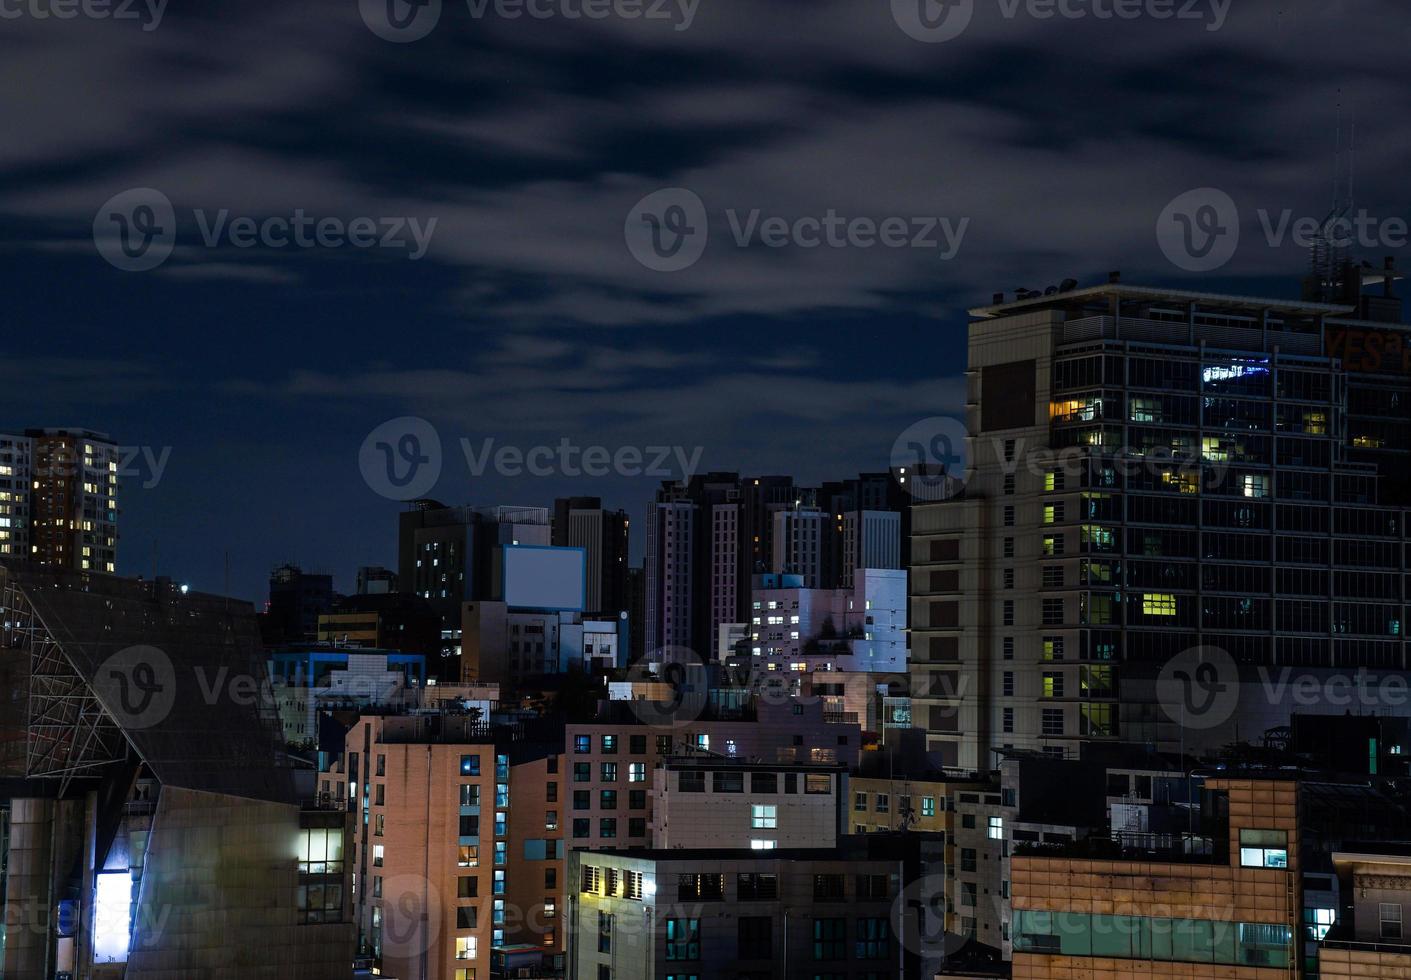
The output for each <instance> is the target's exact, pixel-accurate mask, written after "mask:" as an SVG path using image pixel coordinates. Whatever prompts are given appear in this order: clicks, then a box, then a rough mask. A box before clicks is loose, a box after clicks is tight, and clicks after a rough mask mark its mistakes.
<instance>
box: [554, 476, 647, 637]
mask: <svg viewBox="0 0 1411 980" xmlns="http://www.w3.org/2000/svg"><path fill="white" fill-rule="evenodd" d="M630 526H631V522H630V521H628V519H627V512H626V511H622V510H613V511H610V510H604V509H603V502H602V500H601V499H599V498H597V497H560V498H559V499H558V500H555V501H554V524H553V535H552V538H553V543H554V545H555V546H556V547H561V548H582V549H583V551H584V553H585V555H586V558H587V583H586V585H587V590H586V599H585V605H584V609H585V611H587V612H589V613H620V612H623V611H625V610H626V609H627V559H628V557H629V554H628V541H629V531H630Z"/></svg>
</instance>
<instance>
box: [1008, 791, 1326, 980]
mask: <svg viewBox="0 0 1411 980" xmlns="http://www.w3.org/2000/svg"><path fill="white" fill-rule="evenodd" d="M1203 794H1204V799H1203V801H1202V808H1201V812H1202V817H1203V819H1204V820H1205V827H1204V830H1205V831H1206V833H1205V834H1203V835H1202V836H1203V838H1204V841H1203V842H1204V845H1205V846H1204V847H1193V846H1189V845H1190V844H1191V843H1192V842H1191V841H1180V842H1173V846H1171V847H1168V848H1165V849H1158V848H1156V847H1155V846H1154V845H1153V844H1151V843H1150V842H1146V843H1144V844H1142V845H1141V846H1137V847H1128V846H1124V845H1123V843H1122V842H1121V841H1112V840H1103V841H1097V840H1088V841H1076V842H1074V843H1073V844H1071V845H1069V846H1067V847H1066V848H1056V847H1049V848H1043V849H1040V848H1024V849H1020V850H1019V851H1018V852H1017V853H1015V855H1014V856H1013V859H1012V862H1011V876H1012V883H1011V901H1012V905H1013V924H1012V927H1011V928H1012V936H1013V950H1014V954H1013V975H1014V977H1015V980H1028V978H1040V977H1053V976H1064V977H1069V978H1072V980H1083V978H1099V977H1112V976H1120V975H1122V974H1123V973H1124V972H1133V971H1135V970H1136V969H1138V967H1139V968H1140V970H1141V971H1142V972H1143V975H1147V976H1180V977H1188V978H1196V977H1211V978H1215V977H1220V978H1226V977H1230V976H1239V977H1247V978H1249V980H1259V978H1267V980H1274V978H1275V977H1283V978H1287V977H1288V976H1289V975H1290V974H1291V973H1293V972H1294V971H1296V970H1297V968H1298V960H1299V949H1298V945H1297V942H1296V937H1297V935H1298V932H1299V927H1300V925H1301V920H1302V910H1301V900H1300V896H1299V878H1298V870H1299V843H1300V839H1299V819H1298V813H1299V809H1298V784H1297V783H1296V782H1293V781H1289V780H1283V779H1264V778H1253V777H1251V778H1214V779H1207V780H1206V781H1205V785H1204V788H1203ZM1236 968H1238V971H1239V972H1238V973H1234V972H1232V971H1233V970H1235V969H1236Z"/></svg>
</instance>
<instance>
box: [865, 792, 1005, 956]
mask: <svg viewBox="0 0 1411 980" xmlns="http://www.w3.org/2000/svg"><path fill="white" fill-rule="evenodd" d="M996 790H997V786H996V785H995V784H994V783H993V781H992V780H990V779H989V778H988V777H981V776H961V775H952V774H946V773H932V772H920V773H918V774H916V775H910V774H907V773H895V774H889V775H885V776H883V775H878V774H875V773H873V774H869V775H862V774H859V775H854V776H851V777H849V779H848V796H849V805H848V811H847V818H848V832H849V833H852V834H879V833H882V834H885V833H896V832H905V833H908V834H913V835H918V836H921V837H923V838H929V839H931V840H932V841H933V842H934V844H935V850H936V853H935V854H934V856H933V857H932V859H931V861H930V864H929V865H928V867H929V868H930V870H931V871H932V872H933V873H936V874H938V875H941V876H944V878H945V881H944V884H943V885H942V888H941V893H940V895H939V897H938V898H937V900H935V901H934V902H933V903H932V904H933V906H934V910H935V911H936V912H938V913H939V914H940V919H939V921H938V922H937V923H935V924H933V925H931V926H930V927H929V929H930V931H931V932H932V933H934V934H935V935H934V937H933V938H941V937H943V936H945V935H951V936H963V937H972V936H974V937H977V938H978V937H981V936H983V937H985V938H984V939H982V941H991V942H992V941H993V938H994V936H995V935H998V933H999V929H1000V916H998V915H990V916H985V917H981V916H979V915H978V914H977V911H976V909H975V907H974V903H971V905H970V906H965V907H962V906H961V903H960V900H959V895H960V893H961V892H962V891H964V890H965V889H964V887H963V886H964V885H965V884H966V883H968V882H973V879H972V878H971V877H970V875H973V874H974V872H975V870H976V865H977V862H976V861H975V859H974V857H973V850H972V856H971V859H970V861H969V862H968V866H969V871H968V872H967V873H966V874H965V875H962V874H960V873H959V872H960V856H961V851H960V848H959V847H958V846H957V841H958V840H959V839H960V838H959V834H958V827H959V825H960V822H961V819H963V818H958V817H957V814H958V812H959V810H960V806H959V803H960V795H961V794H962V793H964V794H966V801H967V804H969V803H971V802H972V801H973V802H978V801H980V800H982V799H987V800H989V801H990V803H991V805H993V806H998V804H999V796H998V794H997V792H996ZM966 809H967V813H970V807H969V806H968V805H967V808H966ZM971 816H972V819H974V817H973V814H971ZM985 826H986V827H987V828H988V826H989V823H988V820H986V822H985ZM967 844H969V846H971V847H972V849H973V848H974V845H973V844H971V843H970V842H969V841H967ZM999 850H1000V849H999V847H997V846H996V847H992V848H989V849H987V852H988V851H993V852H994V856H995V858H996V859H998V858H999V857H1000V856H1001V855H1000V853H999ZM976 884H977V893H978V883H976ZM996 894H998V891H996ZM962 918H964V919H966V920H969V921H962ZM990 928H992V929H993V932H991V931H990ZM996 948H997V947H996Z"/></svg>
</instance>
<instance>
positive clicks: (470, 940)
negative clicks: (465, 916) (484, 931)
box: [456, 936, 478, 960]
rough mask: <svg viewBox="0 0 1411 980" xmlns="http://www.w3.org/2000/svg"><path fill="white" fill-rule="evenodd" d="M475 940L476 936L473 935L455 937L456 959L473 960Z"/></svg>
mask: <svg viewBox="0 0 1411 980" xmlns="http://www.w3.org/2000/svg"><path fill="white" fill-rule="evenodd" d="M477 942H478V940H477V939H476V937H474V936H457V937H456V959H458V960H473V959H475V952H476V944H477Z"/></svg>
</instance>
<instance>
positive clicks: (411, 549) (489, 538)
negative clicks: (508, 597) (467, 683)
mask: <svg viewBox="0 0 1411 980" xmlns="http://www.w3.org/2000/svg"><path fill="white" fill-rule="evenodd" d="M550 540H551V527H550V521H549V511H548V509H547V508H545V507H508V506H496V507H447V506H446V505H445V504H442V503H440V502H438V501H435V500H418V501H416V502H414V503H413V504H412V505H411V507H410V508H409V509H408V510H406V511H403V512H402V514H401V515H400V516H399V520H398V529H397V582H398V587H399V588H400V589H402V591H404V592H410V593H412V594H413V595H417V596H420V597H421V598H423V599H425V600H426V601H427V602H429V603H430V604H431V606H432V608H433V609H434V610H435V611H436V613H437V615H439V616H440V617H441V651H440V652H441V657H442V662H441V664H440V669H439V670H438V671H436V673H437V674H438V675H439V676H440V677H441V678H442V679H443V680H448V681H452V682H458V681H460V680H461V679H462V670H461V664H460V655H461V607H462V605H463V604H464V603H465V602H467V601H479V600H484V599H494V598H497V596H496V594H495V589H496V564H497V561H498V558H499V555H500V552H501V550H502V549H503V548H504V547H505V546H514V545H523V546H535V545H538V546H546V545H548V544H549V543H550Z"/></svg>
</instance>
